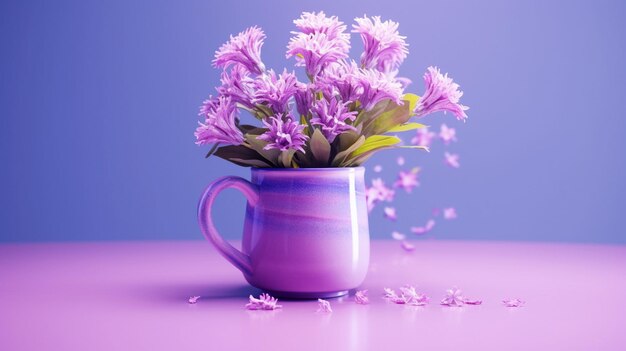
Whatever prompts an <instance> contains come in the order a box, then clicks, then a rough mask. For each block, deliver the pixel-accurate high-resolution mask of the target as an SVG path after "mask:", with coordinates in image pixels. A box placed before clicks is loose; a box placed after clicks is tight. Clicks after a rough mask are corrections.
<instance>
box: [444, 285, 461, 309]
mask: <svg viewBox="0 0 626 351" xmlns="http://www.w3.org/2000/svg"><path fill="white" fill-rule="evenodd" d="M464 304H465V298H464V297H463V292H462V291H461V290H460V289H458V288H456V287H454V288H452V289H448V290H447V291H446V296H445V297H444V298H443V299H442V300H441V305H444V306H449V307H463V305H464Z"/></svg>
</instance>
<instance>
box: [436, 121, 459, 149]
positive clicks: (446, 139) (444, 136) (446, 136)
mask: <svg viewBox="0 0 626 351" xmlns="http://www.w3.org/2000/svg"><path fill="white" fill-rule="evenodd" d="M439 138H441V140H442V141H443V143H444V144H446V145H448V144H450V142H451V141H456V130H455V129H454V128H449V127H448V126H447V125H445V124H442V125H441V129H440V131H439Z"/></svg>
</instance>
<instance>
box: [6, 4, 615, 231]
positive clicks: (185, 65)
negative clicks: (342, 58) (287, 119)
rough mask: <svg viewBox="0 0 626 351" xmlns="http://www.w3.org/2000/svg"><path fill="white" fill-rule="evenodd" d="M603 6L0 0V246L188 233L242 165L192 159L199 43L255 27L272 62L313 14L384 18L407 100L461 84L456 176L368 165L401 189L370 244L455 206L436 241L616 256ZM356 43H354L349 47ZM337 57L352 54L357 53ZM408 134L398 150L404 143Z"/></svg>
mask: <svg viewBox="0 0 626 351" xmlns="http://www.w3.org/2000/svg"><path fill="white" fill-rule="evenodd" d="M625 9H626V8H625V5H624V2H620V1H594V2H593V3H590V2H583V1H558V2H557V1H547V2H546V1H536V2H535V1H507V2H496V1H471V2H470V1H461V0H459V1H419V2H418V1H396V2H393V1H376V2H363V1H358V2H353V3H349V2H344V1H330V2H325V1H315V2H310V3H306V2H298V1H283V2H272V3H271V4H261V3H258V2H253V1H242V0H239V1H219V2H217V1H216V2H209V1H151V2H142V1H106V2H97V1H32V0H28V1H26V0H24V1H3V2H2V3H1V4H0V40H1V49H2V55H0V78H1V79H0V186H1V188H2V192H1V195H0V241H57V240H118V239H200V238H201V234H200V232H199V230H198V228H197V224H196V219H195V206H196V201H197V199H198V197H199V195H200V192H201V191H202V189H203V187H204V186H205V185H206V184H207V183H208V182H210V181H211V180H213V179H215V178H217V177H218V176H222V175H228V174H235V175H241V176H244V177H248V173H249V170H248V169H243V168H239V167H237V166H233V165H230V164H227V163H226V162H225V161H222V160H220V159H217V158H216V159H209V160H205V159H204V157H203V156H204V153H205V152H206V148H199V147H197V146H196V145H194V143H193V142H194V138H193V130H194V128H195V126H196V112H197V106H198V105H199V103H200V102H201V101H202V100H203V99H204V98H205V97H206V96H207V95H208V94H209V93H212V92H213V87H214V86H215V85H217V83H218V76H219V71H217V70H215V69H213V68H211V66H210V62H211V59H212V56H213V52H214V51H215V49H217V48H218V47H219V45H220V44H221V43H222V42H224V41H226V40H227V38H228V35H229V34H231V33H237V32H239V31H241V30H242V29H244V28H246V27H247V26H251V25H254V24H257V25H260V26H261V27H262V28H263V29H264V30H265V32H266V33H267V36H268V39H267V40H266V43H265V46H264V47H263V52H262V56H263V59H264V61H265V63H266V65H267V66H268V67H273V68H282V67H283V66H288V67H292V64H293V62H292V61H287V60H286V59H285V58H284V51H285V45H286V44H287V42H288V39H289V36H290V34H289V31H290V30H293V29H294V27H293V24H292V22H291V21H292V20H293V19H295V18H297V17H298V16H299V14H300V12H301V11H303V10H307V11H317V10H324V11H326V13H327V14H333V15H338V16H339V17H340V18H341V19H342V20H343V21H344V22H347V23H349V24H351V23H352V18H354V17H356V16H361V15H363V13H367V14H369V15H381V16H382V17H383V18H384V19H387V18H389V19H393V20H395V21H398V22H400V32H401V33H402V34H404V35H406V36H407V37H408V42H409V44H410V51H411V53H410V55H409V57H408V59H407V60H406V61H405V63H404V65H403V66H402V71H401V73H402V74H403V75H405V76H408V77H410V78H412V79H413V81H414V84H413V85H412V86H411V89H410V90H412V91H415V92H416V93H418V94H421V93H422V91H423V88H422V81H421V76H422V74H423V72H424V70H425V69H426V67H427V66H429V65H438V66H440V67H441V68H442V69H443V70H444V71H447V72H450V73H451V75H452V76H453V77H454V78H455V80H456V81H458V82H459V83H460V84H461V87H462V89H463V90H464V91H465V92H466V94H465V96H464V103H465V104H467V105H469V106H471V110H470V111H469V115H470V120H469V121H468V122H467V123H466V124H462V123H457V122H455V121H454V119H453V117H452V116H451V115H436V116H430V117H427V118H428V120H426V122H425V123H427V124H431V125H433V126H436V127H437V128H436V129H438V126H439V124H440V123H441V122H445V123H447V124H448V125H449V126H454V127H456V128H457V132H458V137H459V142H458V143H455V144H453V145H451V146H450V147H449V148H448V150H449V151H452V152H458V153H459V154H460V155H461V165H462V166H461V168H460V169H458V170H453V169H450V168H446V167H445V166H443V165H442V155H443V150H444V149H443V146H442V144H441V143H438V144H436V145H435V146H434V147H433V151H432V152H431V153H430V154H426V153H423V152H416V151H412V150H405V151H402V152H396V151H394V152H388V153H383V154H380V155H378V156H377V157H375V158H374V159H372V160H371V161H370V162H369V163H368V167H369V170H368V172H369V175H368V177H371V176H372V175H373V174H372V171H371V167H372V166H373V165H375V164H382V165H383V167H384V171H383V172H382V173H381V176H382V177H383V178H384V179H385V180H386V181H387V182H391V181H393V179H394V178H395V174H396V172H397V171H398V170H399V169H401V167H399V166H397V165H396V164H395V158H396V157H397V156H398V155H404V156H405V158H406V159H407V165H406V166H405V167H404V168H408V167H410V166H414V165H419V166H421V167H422V174H421V182H422V186H421V187H420V188H418V189H417V190H416V191H415V192H414V193H413V194H411V195H408V194H404V193H402V192H400V193H399V195H398V196H397V200H396V202H395V203H394V206H396V207H397V208H398V212H399V216H400V219H399V221H398V222H397V223H395V224H394V223H391V222H389V221H386V220H384V219H383V218H382V214H381V211H382V208H381V206H379V208H377V209H376V210H375V211H374V212H373V213H372V216H371V229H372V235H373V236H374V237H377V238H387V237H389V233H390V232H391V231H392V230H394V229H396V230H399V231H402V232H408V228H409V227H410V226H411V225H418V224H423V223H424V222H425V221H426V220H427V219H428V218H429V217H430V212H431V209H432V208H434V207H442V206H449V205H452V206H455V207H456V208H457V210H458V212H459V218H458V219H457V220H455V221H447V222H445V223H438V225H437V226H436V227H435V230H433V232H432V233H430V234H428V235H427V237H430V238H437V239H449V238H450V239H495V240H542V241H577V242H607V243H625V242H626V236H625V234H624V229H623V228H624V215H623V212H624V209H625V208H626V206H625V205H626V202H625V200H624V195H625V189H624V181H625V179H626V178H625V176H626V172H625V170H626V157H625V156H624V152H625V151H626V141H625V138H624V132H625V131H626V128H625V127H626V122H625V119H626V107H625V106H626V105H625V103H624V101H625V97H624V95H625V93H626V89H625V83H626V63H625V62H626V56H625V48H626V22H625V21H624V15H625V14H626V11H625ZM358 41H359V40H358V38H357V37H356V36H354V35H353V43H357V42H358ZM359 49H360V45H359V44H354V49H353V51H352V56H353V57H357V55H358V54H359V53H360V51H359ZM409 138H410V136H409ZM218 202H220V203H221V207H220V208H219V209H217V210H216V215H217V216H219V219H218V227H219V228H220V229H222V231H224V232H225V234H226V235H227V236H228V237H230V238H237V237H239V235H240V234H239V233H240V231H241V219H242V217H243V204H244V200H243V197H242V196H240V195H239V194H236V193H235V192H234V191H227V192H226V193H225V194H224V195H223V196H222V197H221V198H220V199H218Z"/></svg>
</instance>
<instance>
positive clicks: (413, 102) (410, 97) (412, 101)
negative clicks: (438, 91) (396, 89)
mask: <svg viewBox="0 0 626 351" xmlns="http://www.w3.org/2000/svg"><path fill="white" fill-rule="evenodd" d="M419 99H420V97H419V96H417V95H415V94H410V93H407V94H404V96H403V97H402V100H404V101H408V102H409V111H411V113H413V111H415V107H416V106H417V102H418V101H419Z"/></svg>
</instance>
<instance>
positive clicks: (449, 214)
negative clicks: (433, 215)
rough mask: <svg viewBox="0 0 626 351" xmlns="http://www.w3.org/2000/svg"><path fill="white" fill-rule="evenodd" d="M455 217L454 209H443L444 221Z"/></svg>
mask: <svg viewBox="0 0 626 351" xmlns="http://www.w3.org/2000/svg"><path fill="white" fill-rule="evenodd" d="M456 217H457V214H456V209H455V208H454V207H448V208H444V209H443V218H444V219H448V220H450V219H455V218H456Z"/></svg>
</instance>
